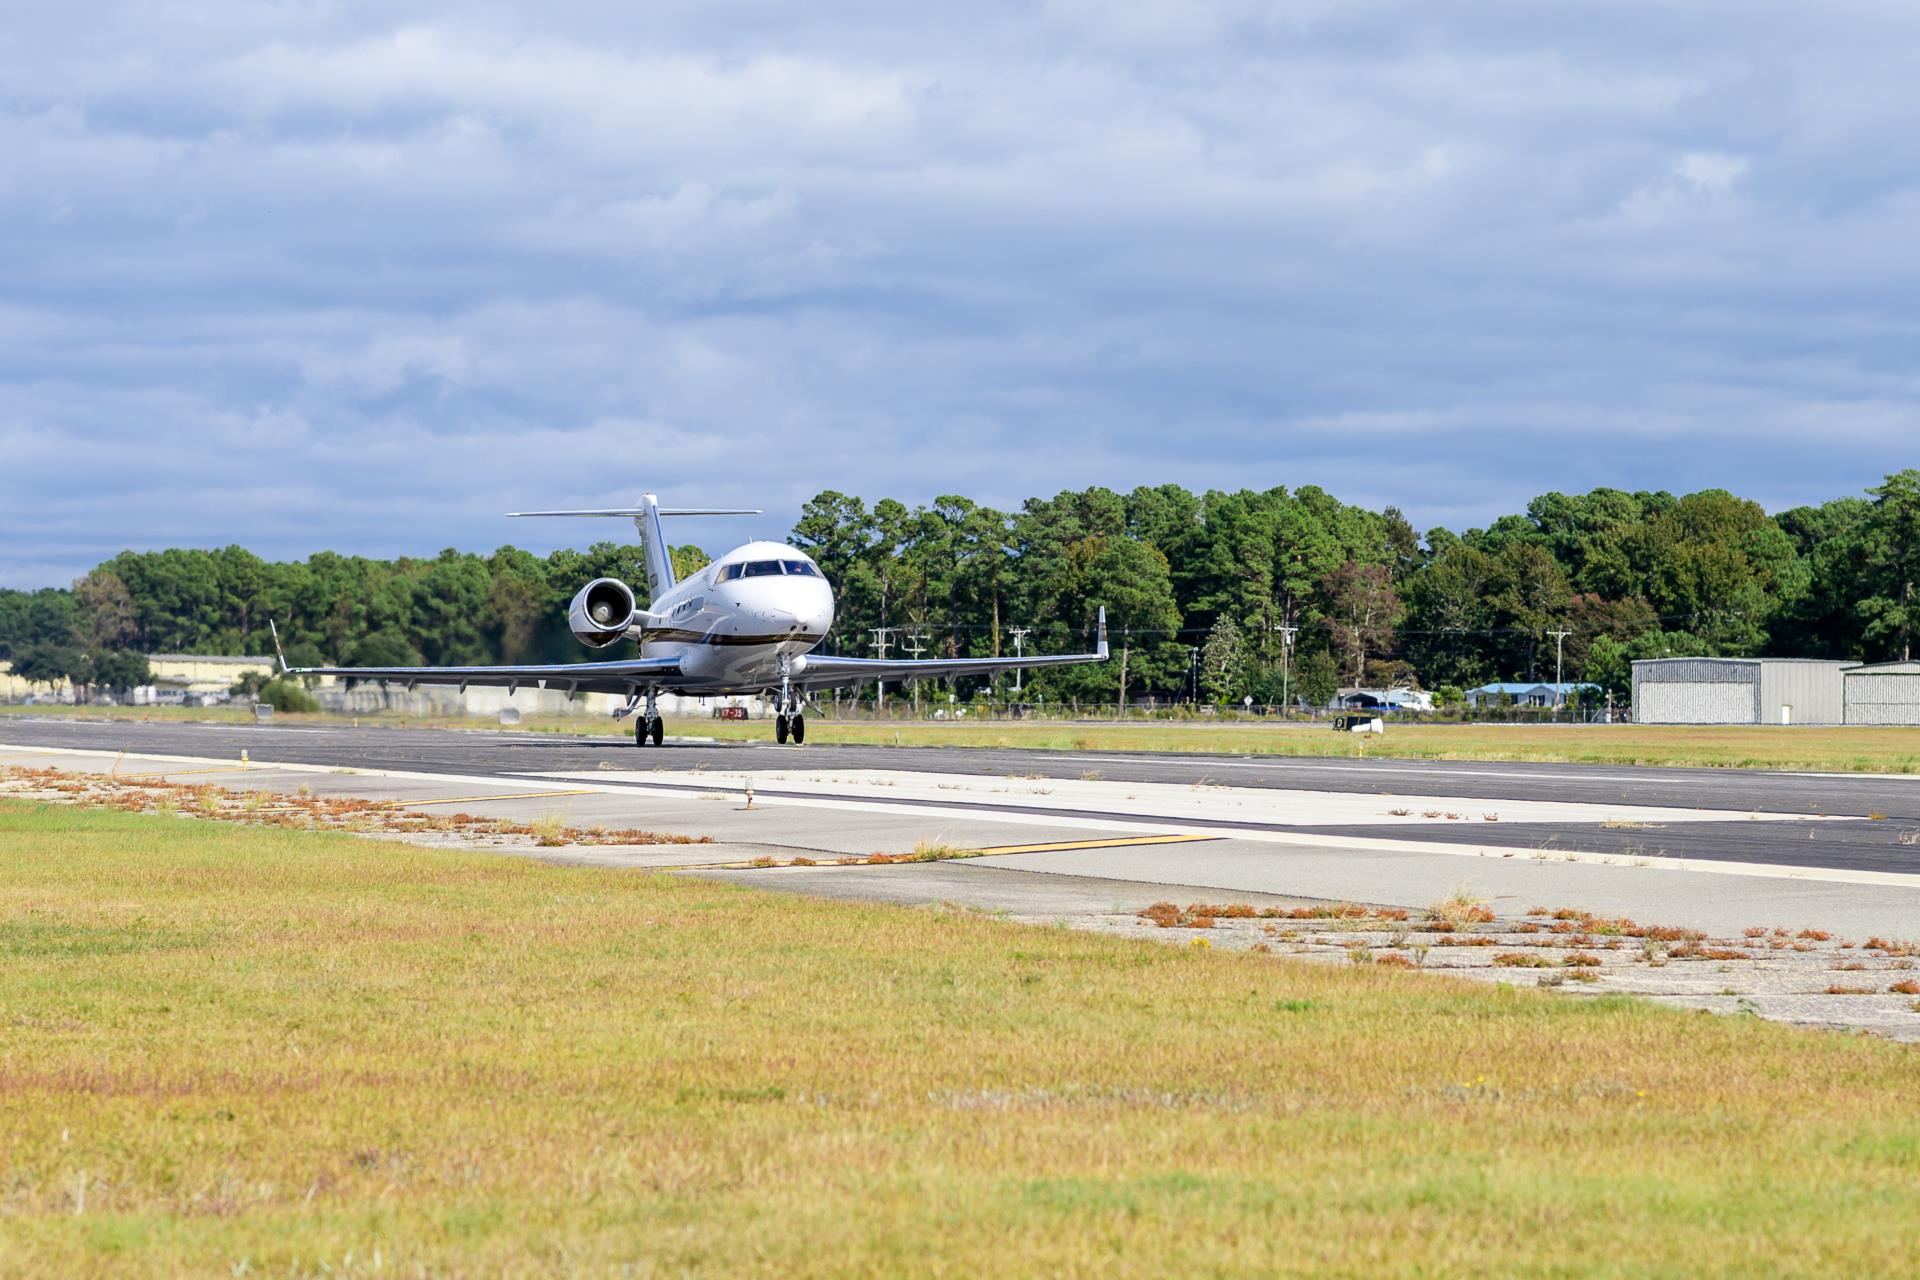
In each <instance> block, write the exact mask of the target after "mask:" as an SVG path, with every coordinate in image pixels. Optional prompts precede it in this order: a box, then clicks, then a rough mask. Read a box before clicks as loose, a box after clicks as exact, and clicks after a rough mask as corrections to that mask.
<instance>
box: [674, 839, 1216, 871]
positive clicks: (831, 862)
mask: <svg viewBox="0 0 1920 1280" xmlns="http://www.w3.org/2000/svg"><path fill="white" fill-rule="evenodd" d="M1225 838H1226V837H1224V836H1173V835H1167V836H1113V837H1110V838H1109V839H1106V840H1054V841H1050V842H1048V843H1046V844H1002V845H993V846H991V847H988V848H985V849H956V850H955V851H954V852H952V853H949V854H945V855H943V856H941V857H938V858H914V857H899V856H894V855H889V854H879V855H862V854H857V853H849V854H822V855H821V856H820V857H819V858H816V859H814V860H813V861H811V862H807V863H804V864H795V863H794V862H792V861H791V860H789V861H786V862H782V861H780V860H778V859H775V860H773V861H772V862H763V863H760V864H758V865H756V864H754V863H751V862H722V863H703V864H701V865H703V866H709V867H715V868H717V869H719V870H723V871H775V870H778V871H785V870H789V869H792V870H811V869H813V868H816V867H818V868H823V869H829V870H830V869H832V868H835V867H902V866H924V865H926V864H927V863H930V862H965V861H967V860H968V859H970V858H991V857H994V856H995V855H997V854H1003V853H1052V852H1055V851H1056V850H1062V849H1119V848H1125V847H1126V846H1129V845H1142V844H1192V843H1194V842H1196V841H1200V840H1223V839H1225ZM871 856H877V857H879V858H880V859H881V860H880V861H878V862H874V861H871V860H870V857H871ZM843 858H844V859H847V860H846V861H842V860H841V859H843ZM680 869H681V868H678V867H660V868H656V870H662V871H677V870H680Z"/></svg>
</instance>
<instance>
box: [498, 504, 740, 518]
mask: <svg viewBox="0 0 1920 1280" xmlns="http://www.w3.org/2000/svg"><path fill="white" fill-rule="evenodd" d="M646 514H648V512H647V509H646V508H645V507H609V508H607V509H606V510H604V511H509V512H507V515H508V516H509V517H512V518H516V519H517V518H521V517H525V516H614V517H617V518H620V519H626V520H632V519H634V518H635V517H637V516H644V515H646ZM653 514H655V515H662V516H757V515H760V514H762V513H761V512H760V510H759V509H758V508H753V509H746V508H733V507H661V508H659V509H658V510H656V511H655V512H653Z"/></svg>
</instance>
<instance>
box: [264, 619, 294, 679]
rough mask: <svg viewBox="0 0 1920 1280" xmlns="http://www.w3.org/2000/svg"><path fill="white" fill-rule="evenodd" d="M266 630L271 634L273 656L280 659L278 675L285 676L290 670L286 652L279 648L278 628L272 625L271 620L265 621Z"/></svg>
mask: <svg viewBox="0 0 1920 1280" xmlns="http://www.w3.org/2000/svg"><path fill="white" fill-rule="evenodd" d="M267 630H269V631H271V632H272V633H273V656H274V657H276V658H278V659H280V674H281V675H286V674H287V672H288V671H290V670H292V668H291V667H289V666H287V654H286V651H285V650H284V649H282V648H281V647H280V628H279V627H278V626H276V625H274V621H273V619H272V618H268V619H267Z"/></svg>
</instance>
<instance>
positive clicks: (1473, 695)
mask: <svg viewBox="0 0 1920 1280" xmlns="http://www.w3.org/2000/svg"><path fill="white" fill-rule="evenodd" d="M1596 687H1597V686H1595V685H1591V684H1586V683H1576V682H1564V683H1560V684H1555V683H1554V682H1553V681H1551V680H1547V681H1541V682H1538V683H1531V682H1528V681H1523V680H1496V681H1495V682H1494V683H1492V684H1483V685H1481V686H1480V687H1479V688H1477V689H1469V690H1467V705H1468V706H1470V707H1473V708H1475V709H1476V710H1485V709H1486V708H1488V707H1505V706H1514V707H1558V706H1562V705H1564V704H1566V703H1569V702H1573V701H1576V700H1578V698H1579V697H1580V693H1581V691H1582V690H1584V689H1592V688H1596ZM1509 699H1511V701H1509Z"/></svg>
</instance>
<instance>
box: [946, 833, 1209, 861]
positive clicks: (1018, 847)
mask: <svg viewBox="0 0 1920 1280" xmlns="http://www.w3.org/2000/svg"><path fill="white" fill-rule="evenodd" d="M1218 839H1220V837H1219V836H1193V835H1184V836H1183V835H1173V836H1109V837H1107V838H1106V839H1104V840H1055V841H1053V842H1051V843H1049V844H1003V845H997V846H995V847H994V848H991V849H969V850H967V856H968V857H970V858H985V857H990V856H992V855H994V854H1000V853H1054V852H1058V851H1060V850H1065V849H1119V848H1124V847H1125V846H1127V845H1136V844H1192V843H1193V842H1194V841H1196V840H1218Z"/></svg>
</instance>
